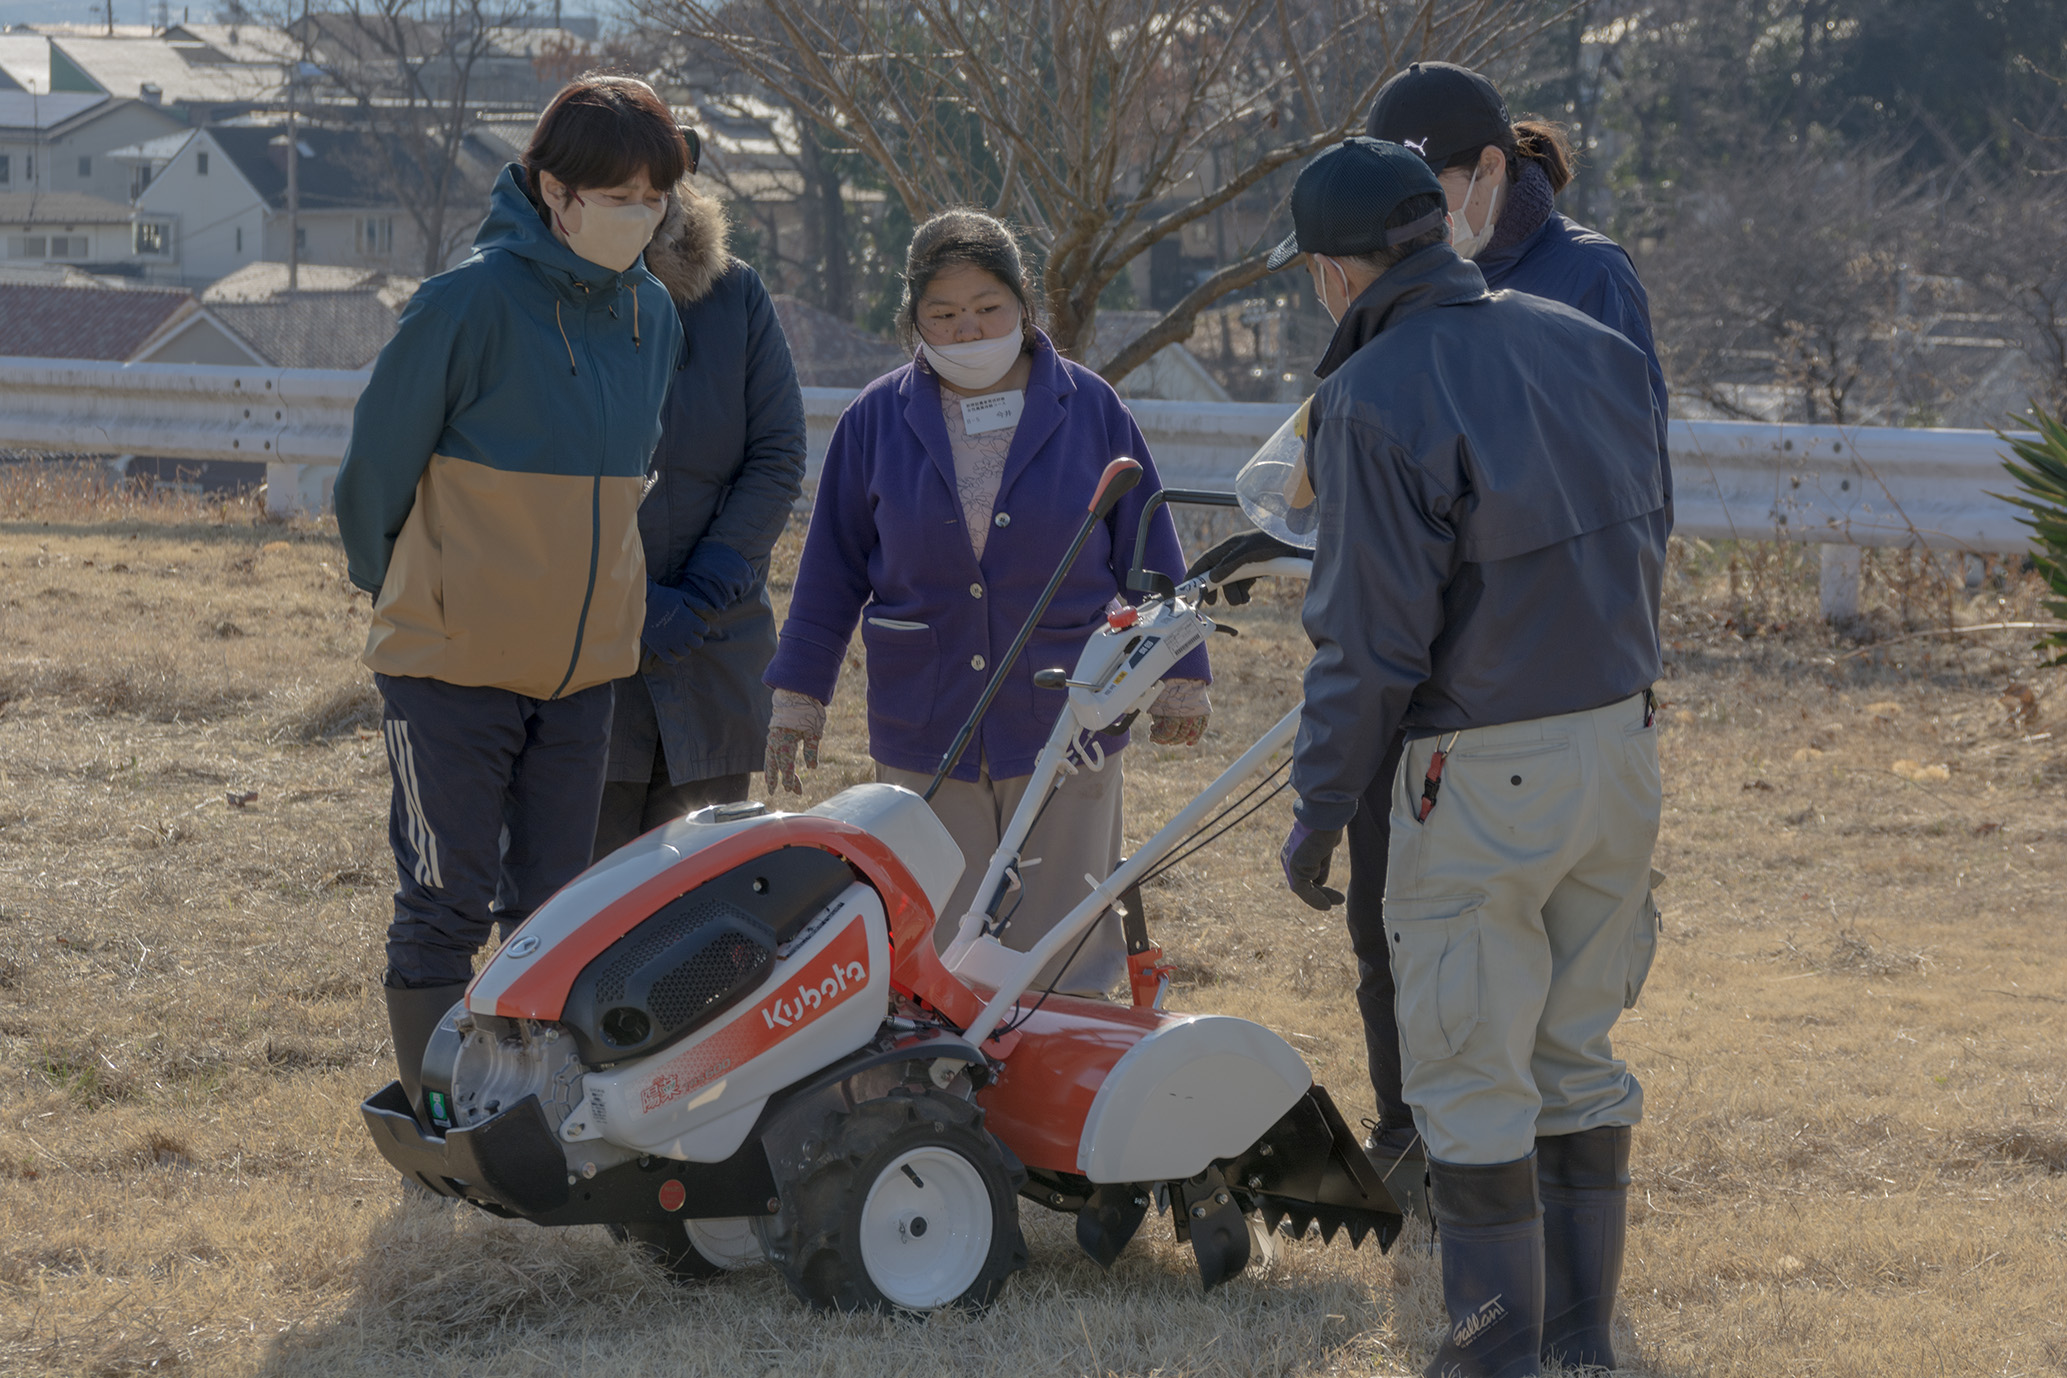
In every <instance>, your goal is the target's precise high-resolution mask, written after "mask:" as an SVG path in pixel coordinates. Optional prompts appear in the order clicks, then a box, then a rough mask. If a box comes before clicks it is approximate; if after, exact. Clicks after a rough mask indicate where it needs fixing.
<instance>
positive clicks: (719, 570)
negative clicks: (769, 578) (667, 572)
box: [647, 541, 760, 626]
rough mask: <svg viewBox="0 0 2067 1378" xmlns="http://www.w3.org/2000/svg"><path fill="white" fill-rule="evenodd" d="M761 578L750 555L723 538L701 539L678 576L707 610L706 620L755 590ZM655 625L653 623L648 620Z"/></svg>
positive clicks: (680, 586) (678, 585)
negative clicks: (748, 557) (747, 555)
mask: <svg viewBox="0 0 2067 1378" xmlns="http://www.w3.org/2000/svg"><path fill="white" fill-rule="evenodd" d="M759 582H760V580H758V579H756V578H755V577H754V567H753V566H752V565H750V564H748V563H747V558H746V556H744V555H742V554H740V553H739V552H738V551H736V550H734V549H733V548H732V547H731V546H729V545H726V544H724V543H723V542H722V541H698V542H697V543H696V548H695V549H694V550H692V551H690V552H689V562H688V563H687V564H685V565H684V566H682V573H681V576H680V577H679V578H677V579H676V580H675V587H676V588H678V589H680V590H681V591H682V592H683V593H684V594H685V595H687V596H688V599H689V601H690V602H692V603H694V604H695V605H696V606H697V607H698V608H700V609H701V610H702V611H703V614H704V620H705V621H709V619H710V615H711V614H712V613H719V612H723V611H725V609H727V608H729V607H731V606H732V605H733V604H734V603H737V602H738V601H739V600H740V599H742V598H744V597H746V596H747V595H748V594H749V593H752V592H753V591H754V585H756V584H758V583H759ZM647 625H648V626H651V625H652V624H651V623H648V624H647Z"/></svg>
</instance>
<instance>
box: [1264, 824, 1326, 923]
mask: <svg viewBox="0 0 2067 1378" xmlns="http://www.w3.org/2000/svg"><path fill="white" fill-rule="evenodd" d="M1341 841H1342V829H1340V828H1309V827H1307V826H1306V825H1305V824H1304V823H1300V822H1297V821H1294V822H1293V824H1292V834H1291V836H1289V837H1287V838H1286V839H1285V845H1284V846H1283V847H1281V848H1279V849H1278V861H1279V863H1280V864H1281V865H1283V866H1284V868H1285V884H1287V885H1289V886H1291V887H1292V893H1293V894H1295V895H1297V896H1299V898H1300V899H1303V900H1305V901H1306V902H1307V903H1308V904H1310V905H1312V906H1313V907H1314V908H1315V909H1333V908H1334V907H1335V906H1336V905H1338V904H1340V903H1342V892H1341V891H1340V890H1330V889H1329V888H1328V885H1327V880H1328V866H1329V863H1330V862H1332V861H1333V860H1334V857H1335V848H1336V846H1337V845H1338V844H1339V843H1340V842H1341Z"/></svg>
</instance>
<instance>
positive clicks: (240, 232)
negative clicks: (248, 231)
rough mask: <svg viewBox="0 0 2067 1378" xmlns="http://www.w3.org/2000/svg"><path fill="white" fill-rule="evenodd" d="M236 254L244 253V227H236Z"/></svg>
mask: <svg viewBox="0 0 2067 1378" xmlns="http://www.w3.org/2000/svg"><path fill="white" fill-rule="evenodd" d="M237 252H238V253H240V254H241V253H243V252H244V227H243V226H242V225H239V226H238V227H237Z"/></svg>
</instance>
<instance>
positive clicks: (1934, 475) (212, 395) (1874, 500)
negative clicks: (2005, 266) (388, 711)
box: [0, 358, 2030, 615]
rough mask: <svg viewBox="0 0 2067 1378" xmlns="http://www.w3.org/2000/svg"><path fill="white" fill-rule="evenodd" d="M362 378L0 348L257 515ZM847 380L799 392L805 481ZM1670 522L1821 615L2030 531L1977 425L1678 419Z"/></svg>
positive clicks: (107, 430) (1229, 428)
mask: <svg viewBox="0 0 2067 1378" xmlns="http://www.w3.org/2000/svg"><path fill="white" fill-rule="evenodd" d="M365 383H366V375H365V374H364V373H346V372H340V371H332V370H322V369H250V368H234V367H212V366H202V365H184V364H113V363H99V362H93V361H84V360H79V361H74V360H53V359H17V358H0V448H6V449H32V450H50V451H58V452H71V453H97V454H146V455H156V456H162V457H165V458H172V459H217V460H221V459H232V460H234V459H246V460H262V461H264V462H265V463H266V465H267V487H266V509H267V511H269V512H271V513H274V514H276V515H280V516H286V515H291V514H293V513H296V512H310V511H321V510H323V509H324V508H325V507H327V506H328V505H329V499H330V482H331V480H332V478H334V477H335V475H336V467H337V463H338V461H339V460H340V459H341V458H342V457H343V455H344V448H345V441H346V439H347V438H348V437H349V436H350V434H351V424H352V404H353V403H354V402H355V401H356V400H357V399H358V395H359V390H360V389H361V388H363V387H364V386H365ZM853 396H854V394H853V392H852V391H850V390H848V389H844V388H805V389H804V413H805V420H806V424H807V426H808V429H809V436H810V474H811V477H812V478H813V479H815V478H816V476H817V471H818V466H819V464H820V463H821V462H822V461H823V460H824V458H825V447H826V444H827V443H828V441H830V439H831V438H832V429H833V426H834V424H835V423H836V422H837V421H838V420H839V416H840V413H841V412H842V411H843V410H844V409H845V408H846V406H847V403H848V402H849V401H851V400H852V399H853ZM1129 406H1130V407H1131V408H1132V409H1133V412H1134V416H1135V419H1136V420H1137V421H1138V422H1139V424H1140V426H1141V430H1142V434H1143V435H1144V436H1145V437H1146V438H1147V440H1148V444H1149V449H1150V450H1151V451H1152V452H1153V453H1154V455H1155V459H1156V465H1157V467H1158V468H1159V469H1160V470H1161V472H1162V475H1163V478H1164V480H1165V481H1166V482H1168V483H1171V484H1180V485H1183V486H1185V487H1194V488H1209V487H1227V486H1230V485H1231V484H1232V483H1233V481H1234V476H1235V473H1236V471H1237V470H1239V469H1240V468H1241V466H1242V464H1243V463H1244V462H1245V461H1246V460H1247V459H1248V458H1249V456H1250V455H1251V454H1253V453H1254V452H1255V450H1256V448H1257V446H1259V445H1261V444H1262V443H1263V442H1264V441H1265V440H1266V439H1268V438H1269V437H1270V435H1271V433H1272V432H1273V431H1275V430H1276V429H1277V428H1278V426H1279V425H1281V424H1282V423H1283V422H1284V419H1285V418H1286V417H1287V416H1289V415H1290V414H1291V412H1292V408H1291V406H1289V405H1272V404H1259V403H1245V402H1156V401H1137V402H1132V403H1130V404H1129ZM1670 444H1671V453H1672V472H1673V481H1674V487H1675V490H1676V492H1675V496H1676V515H1677V522H1678V527H1677V529H1678V530H1679V531H1680V532H1681V533H1683V534H1685V535H1688V536H1701V537H1706V538H1709V539H1711V540H1722V539H1745V540H1774V539H1779V540H1794V541H1806V542H1814V543H1819V544H1821V545H1823V546H1824V579H1823V595H1824V610H1825V612H1827V613H1830V614H1832V615H1840V614H1845V613H1849V612H1851V611H1854V610H1856V607H1857V597H1858V595H1857V589H1858V551H1859V548H1860V547H1862V546H1869V545H1872V546H1921V547H1925V548H1928V549H1931V550H1940V551H1957V552H1965V553H1970V554H1979V553H1983V552H2003V551H2021V550H2024V549H2025V548H2026V547H2027V546H2028V543H2029V535H2030V533H2029V532H2028V530H2027V529H2026V528H2025V527H2024V526H2023V525H2022V524H2020V523H2019V522H2018V521H2017V519H2016V509H2015V508H2013V507H2011V506H2010V505H2009V504H2008V503H2006V502H2003V501H2002V500H2001V499H1999V498H1995V497H1991V496H1990V491H1991V490H1996V489H2000V488H2002V487H2005V486H2007V484H2008V478H2007V476H2006V475H2005V474H2004V473H2003V471H2002V459H2001V450H2002V445H2001V442H2000V441H1999V440H1998V439H1997V438H1996V437H1995V435H1993V434H1992V433H1991V432H1988V431H1950V430H1911V429H1897V428H1889V427H1873V426H1790V425H1761V424H1757V423H1751V422H1736V421H1675V422H1673V423H1672V428H1671V439H1670Z"/></svg>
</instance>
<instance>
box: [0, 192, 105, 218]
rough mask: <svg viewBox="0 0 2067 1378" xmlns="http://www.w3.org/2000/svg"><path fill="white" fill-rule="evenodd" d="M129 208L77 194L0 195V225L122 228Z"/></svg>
mask: <svg viewBox="0 0 2067 1378" xmlns="http://www.w3.org/2000/svg"><path fill="white" fill-rule="evenodd" d="M129 214H130V212H129V207H127V206H125V205H123V204H122V203H121V202H119V201H104V200H102V199H101V198H100V197H98V196H88V195H87V194H86V193H85V192H81V191H7V192H0V225H126V224H128V223H129Z"/></svg>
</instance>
